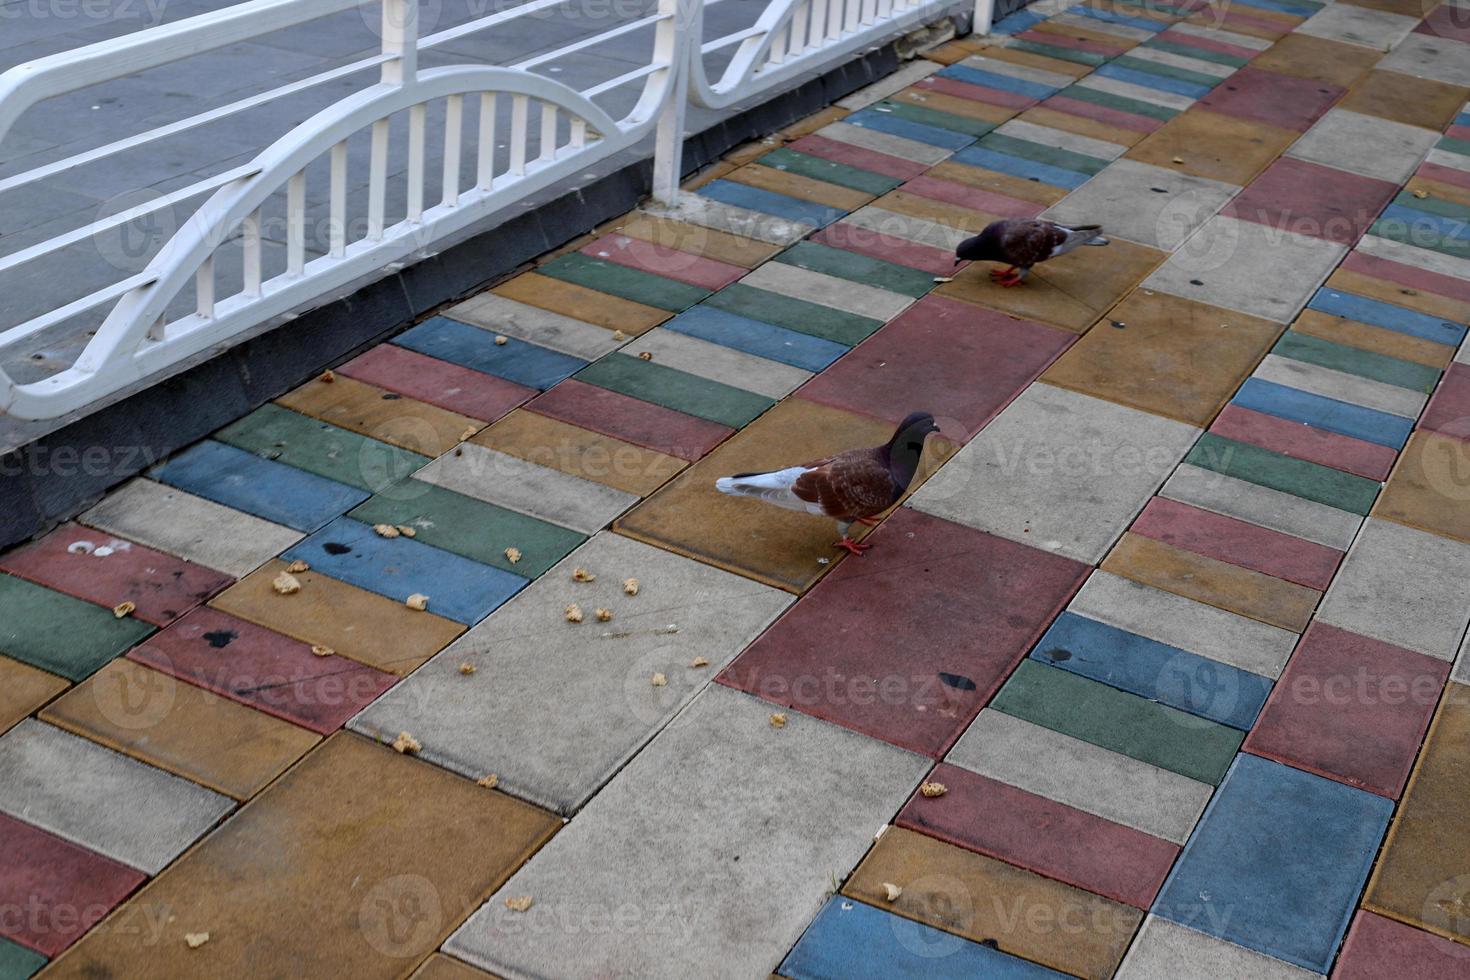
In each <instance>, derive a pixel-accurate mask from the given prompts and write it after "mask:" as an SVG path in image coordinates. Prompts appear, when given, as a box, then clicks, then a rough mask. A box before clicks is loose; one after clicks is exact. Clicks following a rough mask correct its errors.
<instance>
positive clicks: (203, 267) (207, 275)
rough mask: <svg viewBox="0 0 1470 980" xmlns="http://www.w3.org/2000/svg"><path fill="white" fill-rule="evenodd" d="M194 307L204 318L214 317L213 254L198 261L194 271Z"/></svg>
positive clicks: (210, 318) (211, 318)
mask: <svg viewBox="0 0 1470 980" xmlns="http://www.w3.org/2000/svg"><path fill="white" fill-rule="evenodd" d="M194 300H195V302H194V309H195V311H196V312H198V314H199V315H200V316H201V317H203V318H204V319H206V320H213V319H214V254H213V253H211V254H210V255H209V257H208V258H206V259H205V260H204V261H203V262H200V263H199V270H198V271H197V272H195V273H194Z"/></svg>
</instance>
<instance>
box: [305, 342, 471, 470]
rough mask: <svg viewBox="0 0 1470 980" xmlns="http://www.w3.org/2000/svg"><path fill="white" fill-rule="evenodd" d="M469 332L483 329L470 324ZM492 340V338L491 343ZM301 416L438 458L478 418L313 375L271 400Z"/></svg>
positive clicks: (345, 379) (344, 380)
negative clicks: (313, 377) (310, 379)
mask: <svg viewBox="0 0 1470 980" xmlns="http://www.w3.org/2000/svg"><path fill="white" fill-rule="evenodd" d="M466 329H468V330H476V332H478V333H483V331H480V330H477V328H474V327H467V328H466ZM492 343H493V341H492ZM276 404H277V405H282V406H284V407H286V408H289V409H291V410H292V411H295V412H300V413H301V414H302V415H307V416H310V417H312V418H314V419H320V420H321V421H323V422H330V423H332V424H333V425H336V426H339V427H341V428H343V429H346V430H347V431H349V432H356V433H359V434H361V435H365V436H370V437H372V438H374V439H377V440H379V441H381V442H384V443H387V444H388V445H390V446H397V447H399V448H401V449H406V450H408V451H409V452H413V453H419V454H420V455H423V456H438V455H439V454H440V453H442V452H445V451H447V450H449V449H451V448H452V447H453V446H454V444H455V443H456V442H458V441H459V436H460V433H462V432H464V431H465V429H466V428H470V429H473V428H478V427H479V424H480V423H479V422H478V420H476V419H472V418H470V417H469V416H467V415H460V414H459V413H457V412H447V411H445V410H444V409H442V408H436V407H434V406H433V405H430V404H427V403H425V402H420V401H416V400H414V399H412V398H404V397H403V396H402V395H400V394H398V393H397V392H393V391H387V390H385V389H383V388H377V387H374V386H373V385H369V384H364V383H363V382H361V381H354V380H353V379H352V378H349V377H345V376H344V377H341V378H338V377H335V376H334V377H333V379H332V380H331V381H330V382H328V381H327V380H326V378H325V377H322V378H316V379H314V380H312V381H308V382H307V383H306V384H304V385H302V386H301V387H300V388H297V389H296V390H295V391H292V392H288V393H286V394H284V395H282V396H281V397H280V398H278V399H276Z"/></svg>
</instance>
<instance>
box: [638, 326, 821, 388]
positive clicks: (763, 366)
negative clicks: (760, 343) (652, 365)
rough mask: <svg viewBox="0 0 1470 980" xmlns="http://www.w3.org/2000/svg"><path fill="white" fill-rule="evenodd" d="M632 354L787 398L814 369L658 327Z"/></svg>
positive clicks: (639, 339)
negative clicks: (810, 369) (783, 362)
mask: <svg viewBox="0 0 1470 980" xmlns="http://www.w3.org/2000/svg"><path fill="white" fill-rule="evenodd" d="M626 352H627V353H629V354H643V353H647V354H649V355H651V356H652V357H653V359H654V361H655V362H656V363H658V364H662V365H664V366H665V367H671V368H675V369H677V370H679V371H685V372H688V373H689V374H694V375H698V376H699V377H701V378H708V379H710V380H711V381H718V382H720V383H721V384H726V385H731V386H733V387H736V388H743V389H744V390H746V391H753V392H755V393H756V394H758V395H765V396H766V397H767V398H777V399H779V398H785V397H786V396H787V395H789V394H790V393H791V392H792V391H794V390H795V389H796V388H799V387H800V386H801V385H803V384H805V383H806V381H807V380H808V379H809V378H811V376H812V374H811V372H810V371H803V370H802V369H801V368H798V367H792V366H791V365H789V364H781V363H780V362H778V361H771V360H767V359H766V358H764V357H756V356H755V355H754V354H746V353H745V352H743V351H738V350H735V349H734V348H732V347H723V346H721V345H719V344H712V343H710V342H709V341H707V340H700V339H699V338H698V337H691V336H689V335H688V334H682V333H679V332H678V331H676V330H667V329H665V328H663V327H654V328H653V329H652V330H650V331H649V332H648V333H645V334H643V335H641V336H639V337H638V338H637V339H636V340H634V341H633V342H632V343H630V344H628V346H627V348H626Z"/></svg>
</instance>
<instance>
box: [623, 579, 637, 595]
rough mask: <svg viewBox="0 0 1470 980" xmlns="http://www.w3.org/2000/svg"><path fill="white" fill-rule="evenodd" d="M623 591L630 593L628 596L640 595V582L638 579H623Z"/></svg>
mask: <svg viewBox="0 0 1470 980" xmlns="http://www.w3.org/2000/svg"><path fill="white" fill-rule="evenodd" d="M623 591H624V592H626V593H628V595H637V594H638V580H637V579H636V578H625V579H623Z"/></svg>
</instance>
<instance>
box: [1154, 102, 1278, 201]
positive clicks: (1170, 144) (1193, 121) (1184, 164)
mask: <svg viewBox="0 0 1470 980" xmlns="http://www.w3.org/2000/svg"><path fill="white" fill-rule="evenodd" d="M1296 137H1297V133H1296V131H1295V130H1292V129H1289V128H1284V127H1281V126H1270V125H1265V124H1259V123H1253V122H1251V121H1249V120H1244V119H1238V118H1236V117H1234V116H1226V115H1222V114H1220V113H1216V112H1208V111H1206V110H1204V109H1192V110H1190V111H1188V112H1182V113H1180V114H1179V115H1177V116H1175V117H1174V118H1172V119H1171V120H1170V121H1169V122H1167V123H1166V124H1165V125H1164V126H1163V127H1161V128H1160V129H1159V130H1158V131H1156V132H1155V133H1153V134H1152V135H1150V136H1148V137H1147V138H1145V139H1144V140H1142V141H1141V142H1139V143H1138V144H1137V145H1135V146H1134V147H1133V148H1132V149H1131V150H1129V151H1128V153H1127V154H1126V156H1127V157H1128V158H1129V159H1131V160H1137V161H1139V162H1140V163H1147V164H1152V165H1153V166H1156V167H1162V168H1164V169H1165V170H1177V171H1179V172H1181V173H1186V174H1190V175H1191V176H1194V177H1204V178H1206V179H1208V180H1216V181H1221V182H1223V183H1226V184H1235V185H1237V186H1239V185H1243V184H1246V183H1249V182H1250V181H1251V179H1252V178H1254V177H1255V176H1256V174H1258V173H1260V172H1261V171H1262V170H1264V169H1265V168H1266V166H1267V165H1268V164H1269V163H1270V162H1271V161H1272V160H1274V159H1275V158H1276V157H1277V156H1278V155H1279V154H1280V153H1281V151H1283V150H1285V149H1286V148H1287V147H1288V146H1290V145H1291V143H1292V142H1293V141H1294V140H1295V139H1296Z"/></svg>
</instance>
